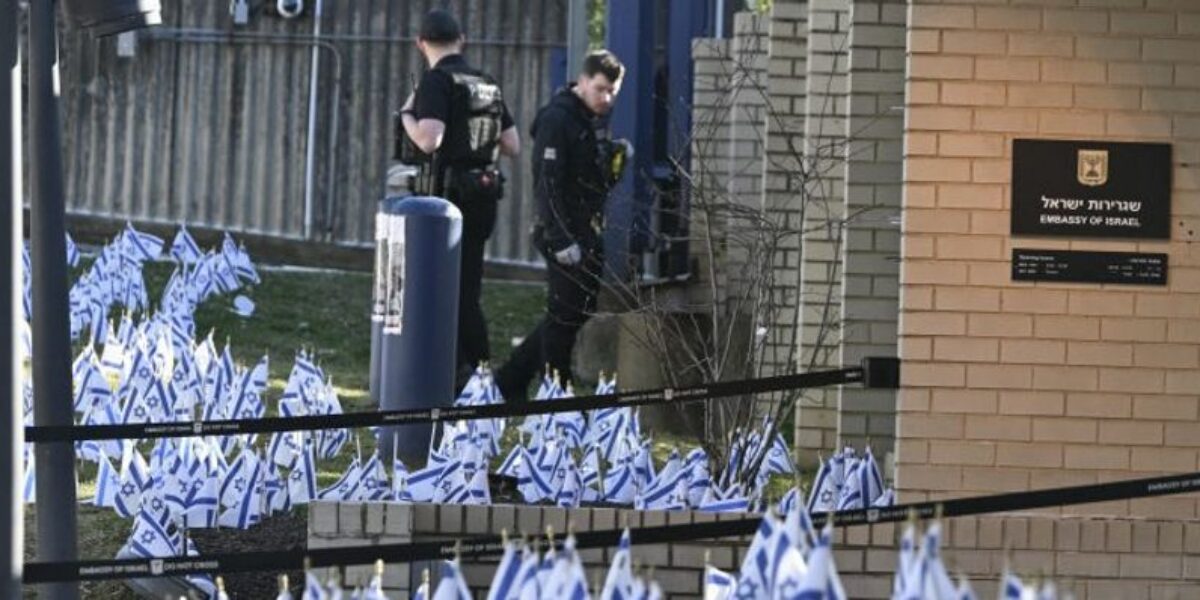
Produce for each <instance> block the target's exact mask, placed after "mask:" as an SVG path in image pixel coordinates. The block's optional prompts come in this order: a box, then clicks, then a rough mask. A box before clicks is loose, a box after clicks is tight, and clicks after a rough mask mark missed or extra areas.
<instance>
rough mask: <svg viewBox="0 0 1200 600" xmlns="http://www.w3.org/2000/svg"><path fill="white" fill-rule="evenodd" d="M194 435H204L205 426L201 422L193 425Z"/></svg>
mask: <svg viewBox="0 0 1200 600" xmlns="http://www.w3.org/2000/svg"><path fill="white" fill-rule="evenodd" d="M192 433H194V434H196V435H200V434H201V433H204V424H203V423H201V422H200V421H196V422H195V423H192Z"/></svg>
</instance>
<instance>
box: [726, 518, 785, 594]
mask: <svg viewBox="0 0 1200 600" xmlns="http://www.w3.org/2000/svg"><path fill="white" fill-rule="evenodd" d="M779 530H780V523H779V521H778V520H777V519H776V518H775V517H774V515H772V514H771V513H769V512H768V513H767V514H765V515H763V519H762V521H761V522H759V524H758V531H757V532H755V534H754V539H753V540H751V542H750V548H749V549H747V550H746V558H745V560H743V561H742V568H741V571H739V572H738V582H737V589H736V592H735V593H736V597H737V598H738V599H739V600H762V599H764V598H769V597H770V591H771V587H770V584H771V578H772V577H773V576H774V574H775V564H774V562H773V560H772V558H773V555H774V552H773V550H774V548H775V541H776V539H777V538H778V537H779Z"/></svg>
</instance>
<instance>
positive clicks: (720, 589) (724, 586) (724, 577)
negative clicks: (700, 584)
mask: <svg viewBox="0 0 1200 600" xmlns="http://www.w3.org/2000/svg"><path fill="white" fill-rule="evenodd" d="M736 585H737V582H735V581H734V579H733V575H730V574H729V573H726V572H725V571H722V570H720V569H718V568H716V567H714V566H712V565H705V567H704V600H728V599H729V598H731V597H732V596H733V588H734V586H736Z"/></svg>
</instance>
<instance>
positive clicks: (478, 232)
mask: <svg viewBox="0 0 1200 600" xmlns="http://www.w3.org/2000/svg"><path fill="white" fill-rule="evenodd" d="M448 195H449V196H450V198H449V199H450V201H451V202H452V203H453V204H454V205H455V206H457V207H458V210H459V211H461V212H462V217H463V233H462V261H461V267H460V271H459V284H458V356H457V360H456V363H457V364H456V370H457V372H458V374H459V379H463V374H464V373H469V372H470V371H471V370H472V369H474V368H475V367H476V366H477V365H478V364H479V362H480V361H484V360H488V359H490V358H491V347H490V345H489V344H488V328H487V320H486V319H485V318H484V315H483V303H482V301H481V296H482V293H483V250H484V246H486V245H487V241H488V238H489V237H491V235H492V230H493V229H494V228H495V227H496V204H497V201H496V200H495V199H493V198H483V199H480V198H468V197H461V195H460V194H456V193H455V192H454V191H453V190H452V191H450V193H449V194H448ZM461 383H465V379H463V381H462V382H461ZM456 391H457V390H456Z"/></svg>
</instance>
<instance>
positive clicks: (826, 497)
mask: <svg viewBox="0 0 1200 600" xmlns="http://www.w3.org/2000/svg"><path fill="white" fill-rule="evenodd" d="M835 459H836V460H839V461H840V460H841V456H840V455H835V456H834V457H833V458H830V459H829V460H828V461H825V462H822V463H821V468H820V469H819V470H818V471H817V477H816V479H815V481H814V482H813V489H812V492H810V495H809V497H808V507H807V508H808V512H810V513H812V512H828V511H833V510H837V502H838V499H839V498H840V497H841V491H842V484H841V481H840V474H838V473H835V471H834V467H833V466H832V463H833V462H834V460H835Z"/></svg>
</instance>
